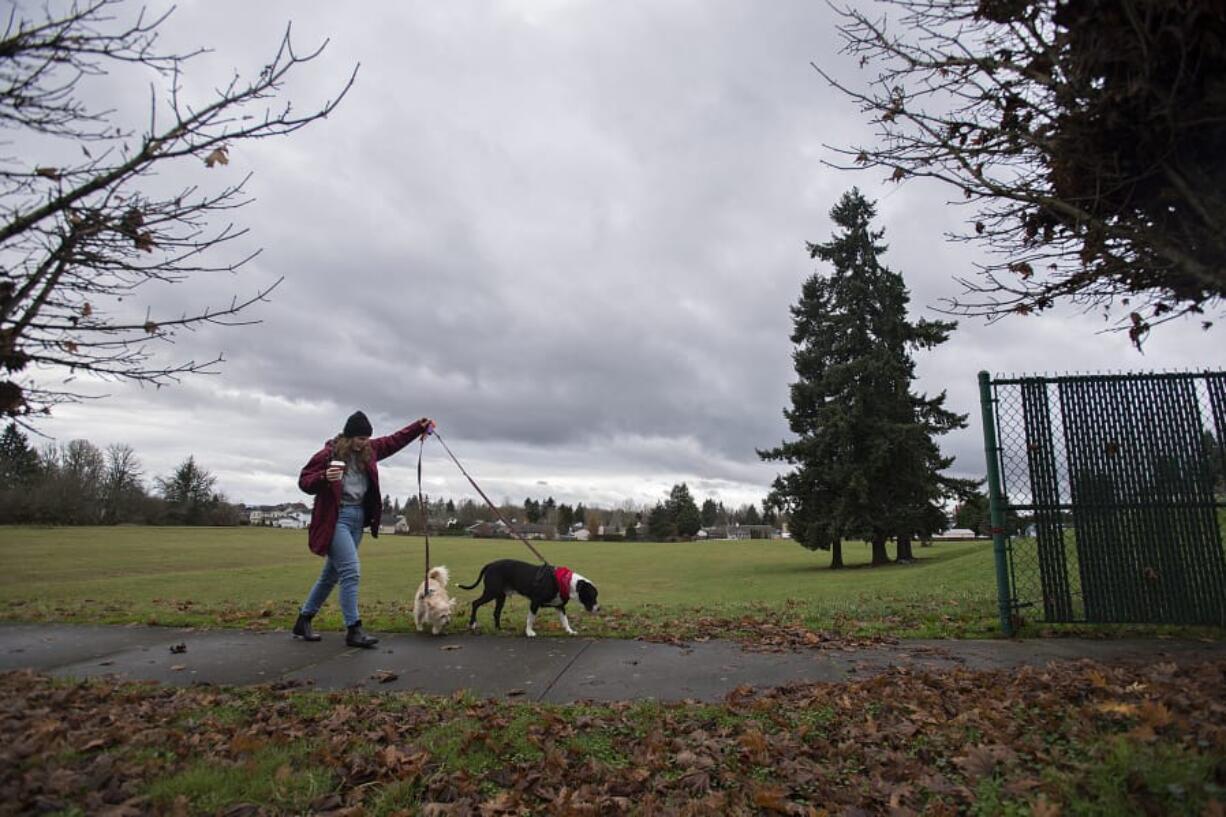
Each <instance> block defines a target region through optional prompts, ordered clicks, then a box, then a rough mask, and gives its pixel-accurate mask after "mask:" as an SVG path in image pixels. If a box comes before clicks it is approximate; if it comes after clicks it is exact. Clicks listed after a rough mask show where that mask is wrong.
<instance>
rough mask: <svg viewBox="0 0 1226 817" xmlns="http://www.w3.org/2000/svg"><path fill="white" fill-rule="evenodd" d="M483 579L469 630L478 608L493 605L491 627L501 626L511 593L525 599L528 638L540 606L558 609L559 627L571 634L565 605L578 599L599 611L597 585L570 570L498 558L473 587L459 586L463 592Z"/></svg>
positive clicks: (481, 574)
mask: <svg viewBox="0 0 1226 817" xmlns="http://www.w3.org/2000/svg"><path fill="white" fill-rule="evenodd" d="M482 578H484V579H485V587H484V589H483V591H482V593H481V598H479V599H477V600H476V601H474V602H473V612H472V616H471V617H470V618H469V619H468V626H469V628H470V629H474V630H475V629H476V628H477V608H479V607H480V606H481V605H483V604H485V603H487V602H490V601H493V602H494V627H495V628H496V629H498V628H501V627H502V605H503V604H505V603H506V600H507V596H508V595H509V594H511V593H515V594H517V595H520V596H523V597H525V598H526V599H528V604H529V607H530V610H529V612H528V626H527V627H526V628H525V630H524V633H525V634H526V635H527V636H528V637H530V638H531V637H532V636H535V635H536V631H535V630H533V629H532V625H534V624H535V623H536V611H537V610H539V609H541V608H542V607H554V608H557V611H558V615H559V616H560V617H561V619H562V628H563V629H564V630H566V632H568V633H569V634H571V635H575V631H574V630H573V629H571V626H570V620H569V619H568V618H567V617H566V603H567V602H568V601H570V600H571V599H572V598H577V599H579V603H580V604H582V605H583V607H584V609H586V610H587V611H588V612H589V613H595V612H598V611H599V610H600V605H599V604H597V603H596V585H594V584H592V583H591V582H590V581H588V580H587V579H585V578H583V577H582V576H580V575H579V574H578V573H576V572H574V571H573V570H571V569H570V568H566V567H554V566H553V565H534V564H530V563H528V562H520V561H518V560H516V559H499V560H498V561H496V562H490V563H489V564H487V565H486V566H485V567H483V568H481V572H480V573H478V574H477V580H476V581H474V582H473V583H472V584H462V585H460V587H463V588H464V589H465V590H472V589H473V588H474V587H476V586H477V585H478V584H480V583H481V579H482Z"/></svg>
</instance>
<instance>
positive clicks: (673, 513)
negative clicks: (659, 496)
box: [665, 482, 702, 536]
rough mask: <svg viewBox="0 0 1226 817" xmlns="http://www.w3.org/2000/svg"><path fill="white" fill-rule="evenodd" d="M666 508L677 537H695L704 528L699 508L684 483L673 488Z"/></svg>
mask: <svg viewBox="0 0 1226 817" xmlns="http://www.w3.org/2000/svg"><path fill="white" fill-rule="evenodd" d="M665 508H667V510H668V515H669V521H671V522H672V526H673V528H674V529H675V530H676V532H677V535H679V536H693V535H694V534H696V533H698V529H699V528H701V527H702V514H700V513H699V511H698V506H697V505H696V504H695V503H694V497H693V496H692V495H691V494H690V489H689V486H687V485H686V484H685V483H684V482H683V483H681V484H680V485H674V486H673V489H672V491H670V492H669V494H668V502H666V503H665Z"/></svg>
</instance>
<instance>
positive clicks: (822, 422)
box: [758, 188, 965, 567]
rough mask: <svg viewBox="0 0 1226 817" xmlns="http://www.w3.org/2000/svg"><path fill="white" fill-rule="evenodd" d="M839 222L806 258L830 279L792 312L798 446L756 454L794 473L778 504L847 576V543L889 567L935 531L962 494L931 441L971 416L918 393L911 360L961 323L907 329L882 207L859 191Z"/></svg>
mask: <svg viewBox="0 0 1226 817" xmlns="http://www.w3.org/2000/svg"><path fill="white" fill-rule="evenodd" d="M830 215H831V218H832V219H833V221H834V223H835V224H836V225H837V226H838V227H839V228H841V231H840V232H839V233H837V234H835V235H834V236H832V237H831V240H830V241H828V242H826V243H824V244H810V245H809V254H810V257H811V258H817V259H820V260H822V261H825V262H828V263H829V264H830V265H831V266H833V271H832V272H831V273H830V274H829V275H828V276H823V275H821V274H819V273H814V274H813V275H812V276H810V278H809V279H808V280H807V281H805V283H804V285H803V287H802V289H801V297H800V300H799V302H798V303H797V304H796V305H795V306H794V307H792V317H793V332H792V336H791V339H792V342H793V343H794V344H795V346H796V348H795V350H794V352H793V362H794V365H795V369H796V374H797V380H796V382H794V383H793V384H792V385H791V399H792V405H791V407H790V408H787V409H785V410H784V416H785V417H786V418H787V420H788V425H789V427H790V429H791V430H792V432H793V433H794V434H796V435H797V438H796V439H794V440H791V441H785V442H783V443H781V444H780V445H779V446H777V447H775V448H772V449H768V450H765V451H759V452H758V453H759V455H760V456H761V457H762V458H763V459H766V460H782V461H786V462H788V463H789V464H791V465H793V466H795V467H794V469H793V470H791V471H789V472H788V473H785V474H782V475H780V476H779V477H778V478H776V479H775V481H774V483H773V485H772V491H771V496H770V498H769V501H770V503H771V504H772V505H775V506H777V507H781V508H784V509H786V510H787V511H789V512H790V515H791V529H792V531H793V536H794V538H795V539H796V540H797V541H798V542H799V543H800V544H802V545H803V546H805V547H807V548H810V549H817V548H822V549H825V548H833V549H834V550H835V555H834V559H833V560H832V564H831V566H832V567H840V566H841V564H842V559H841V552H840V550H839V548H840V545H841V541H842V539H843V538H844V537H847V536H863V537H865V538H867V539H868V541H869V542H870V543H871V545H872V550H873V564H874V565H877V564H883V563H885V562H887V561H889V558H888V556H887V554H886V550H885V543H886V539H887V538H889V537H890V536H898V537H900V541H901V542H902V543H903V545H904V546H905V547H907V548H909V542H910V537H911V536H912V535H917V534H919V535H923V534H924V533H926V532H929V531H926V528H927V527H929V526H931V525H932V524H933V523H934V519H935V515H934V514H933V512H932V510H933V508H934V507H935V503H936V501H937V500H938V499H939V498H940V497H942V496H944V495H947V494H949V493H950V492H956V491H960V490H962V489H963V488H964V487H965V486H964V485H963V483H962V482H961V481H959V480H954V479H950V478H948V477H945V476H943V475H942V474H941V473H940V472H941V471H943V470H944V469H946V468H948V467H949V466H950V465H951V464H952V462H953V460H952V458H945V457H942V456H941V455H940V451H939V448H938V447H937V445H936V443H935V442H934V440H933V438H934V436H935V435H938V434H943V433H945V432H947V431H949V430H952V429H954V428H961V427H962V426H963V425H965V416H962V415H957V414H954V413H952V412H949V411H947V410H946V409H945V408H944V402H945V394H944V392H942V393H941V394H940V395H938V396H937V397H935V398H928V397H926V396H925V395H915V394H913V393H912V392H911V383H912V381H913V380H914V379H915V363H914V361H913V360H912V358H911V351H912V350H914V349H928V348H932V347H934V346H936V345H938V344H940V343H943V342H944V341H945V340H946V339H947V338H948V336H949V333H950V332H951V331H952V330H953V329H954V327H955V326H956V324H954V323H950V322H946V321H928V320H920V321H916V322H911V321H909V320H908V319H907V304H908V302H909V300H910V297H909V295H908V293H907V288H906V285H905V284H904V283H903V280H902V276H901V275H899V274H898V273H896V272H893V271H891V270H889V269H888V268H886V267H885V266H883V265H882V264H881V262H880V257H881V255H882V254H883V253H884V252H885V250H886V247H885V245H884V244H882V243H881V238H882V237H883V235H884V231H881V230H877V231H874V230H873V229H872V227H871V222H872V219H873V217H874V216H875V215H876V208H875V206H874V205H873V203H871V202H869V201H868V200H866V199H865V198H864V197H863V196H862V195H861V194H860V191H859V190H856V189H854V188H853V189H852V190H851V191H850V192H848V193H845V194H844V195H843V197H842V198H841V199H840V200H839V203H838V204H837V205H835V207H834V209H833V210H831V213H830ZM938 510H939V509H938Z"/></svg>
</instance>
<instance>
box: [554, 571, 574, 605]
mask: <svg viewBox="0 0 1226 817" xmlns="http://www.w3.org/2000/svg"><path fill="white" fill-rule="evenodd" d="M573 575H575V571H573V570H571V569H570V568H569V567H555V568H554V569H553V577H554V578H555V579H557V580H558V595H559V596H560V597H561V598H562V603H563V604H565V603H566V602H568V601H570V577H571V576H573Z"/></svg>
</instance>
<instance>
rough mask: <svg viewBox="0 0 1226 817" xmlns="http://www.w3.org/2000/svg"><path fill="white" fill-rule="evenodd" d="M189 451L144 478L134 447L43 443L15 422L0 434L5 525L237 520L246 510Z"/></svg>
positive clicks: (0, 504) (0, 509)
mask: <svg viewBox="0 0 1226 817" xmlns="http://www.w3.org/2000/svg"><path fill="white" fill-rule="evenodd" d="M215 483H216V477H214V476H213V475H212V474H210V473H209V472H208V471H207V470H205V469H204V468H202V467H201V466H200V465H199V464H198V463H197V462H196V460H195V457H192V456H189V457H188V458H187V459H185V460H184V461H183V462H182V463H181V464H180V465H179V466H178V467H177V468H175V469H174V471H172V472H171V473H170V474H167V475H166V476H155V477H153V478H152V480H151V481H150V482H146V480H145V474H144V469H143V467H142V465H141V463H140V460H139V459H138V458H137V456H136V452H135V451H133V450H132V448H131V447H130V446H127V445H123V444H114V445H111V446H108V447H107V448H106V449H105V450H103V449H100V448H98V446H96V445H94V444H93V443H91V442H89V441H88V440H72V441H70V442H67V443H64V444H62V445H56V444H54V443H48V444H46V445H44V446H43V447H42V448H40V449H36V448H34V447H33V446H32V445H31V444H30V440H29V438H28V437H27V436H26V435H25V434H24V433H23V432H22V431H21V429H20V428H18V427H17V425H16V424H15V423H9V425H8V426H7V427H6V428H5V429H4V431H3V433H0V524H9V525H11V524H37V525H118V524H123V523H126V524H145V525H237V524H239V523H240V522H241V521H242V520H243V514H242V510H241V508H239V507H238V506H237V505H234V504H232V503H230V502H229V501H228V500H227V499H226V497H225V495H224V494H222V493H221V492H220V491H217V490H216V488H215Z"/></svg>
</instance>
